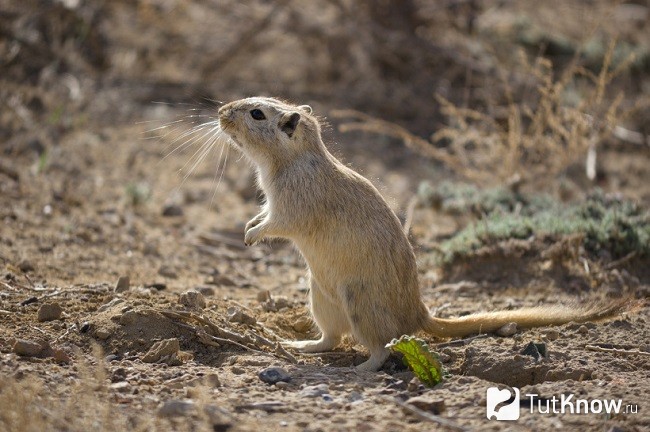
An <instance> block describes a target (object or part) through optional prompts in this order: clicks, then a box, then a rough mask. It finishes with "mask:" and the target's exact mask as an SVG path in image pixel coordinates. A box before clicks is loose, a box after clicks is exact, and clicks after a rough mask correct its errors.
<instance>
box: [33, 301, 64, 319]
mask: <svg viewBox="0 0 650 432" xmlns="http://www.w3.org/2000/svg"><path fill="white" fill-rule="evenodd" d="M61 314H63V308H61V306H59V304H58V303H45V304H44V305H42V306H41V307H40V308H38V320H39V321H40V322H43V321H53V320H56V319H59V318H61Z"/></svg>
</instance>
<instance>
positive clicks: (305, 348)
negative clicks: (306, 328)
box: [282, 336, 339, 353]
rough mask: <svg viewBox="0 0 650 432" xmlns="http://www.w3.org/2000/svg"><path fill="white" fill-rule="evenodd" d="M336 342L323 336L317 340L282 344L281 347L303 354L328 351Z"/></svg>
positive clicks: (335, 339) (336, 340)
mask: <svg viewBox="0 0 650 432" xmlns="http://www.w3.org/2000/svg"><path fill="white" fill-rule="evenodd" d="M338 342H339V340H338V338H328V337H324V336H323V337H321V338H320V339H318V340H304V341H287V342H282V345H283V346H285V347H288V348H294V349H296V350H298V351H301V352H304V353H315V352H323V351H330V350H331V349H332V348H334V347H335V346H336V344H337V343H338Z"/></svg>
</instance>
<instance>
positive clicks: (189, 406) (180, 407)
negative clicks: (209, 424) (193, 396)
mask: <svg viewBox="0 0 650 432" xmlns="http://www.w3.org/2000/svg"><path fill="white" fill-rule="evenodd" d="M194 407H195V405H194V402H193V401H192V400H190V399H180V400H170V401H167V402H165V403H164V404H163V406H162V407H160V409H159V410H158V416H160V417H181V416H185V415H187V414H190V413H191V412H192V411H194Z"/></svg>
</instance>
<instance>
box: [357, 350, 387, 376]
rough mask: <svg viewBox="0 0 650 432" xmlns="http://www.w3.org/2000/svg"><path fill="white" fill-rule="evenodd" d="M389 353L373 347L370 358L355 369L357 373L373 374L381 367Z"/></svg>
mask: <svg viewBox="0 0 650 432" xmlns="http://www.w3.org/2000/svg"><path fill="white" fill-rule="evenodd" d="M389 355H390V352H389V351H388V349H387V348H385V347H383V346H378V347H375V348H374V349H371V350H370V358H369V359H368V360H366V361H365V362H363V363H361V364H360V365H358V366H357V367H356V369H357V370H358V371H367V372H374V371H377V370H379V369H380V368H381V367H382V366H383V365H384V362H385V361H386V359H387V358H388V356H389Z"/></svg>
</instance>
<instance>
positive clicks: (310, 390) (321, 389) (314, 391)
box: [298, 384, 330, 398]
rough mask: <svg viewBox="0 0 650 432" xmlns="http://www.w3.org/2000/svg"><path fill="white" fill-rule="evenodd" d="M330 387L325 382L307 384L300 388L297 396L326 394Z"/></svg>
mask: <svg viewBox="0 0 650 432" xmlns="http://www.w3.org/2000/svg"><path fill="white" fill-rule="evenodd" d="M329 390H330V388H329V386H328V385H327V384H317V385H313V386H307V387H305V388H303V389H302V390H300V392H299V393H298V395H299V396H302V397H308V398H314V397H319V396H323V395H324V394H328V392H329Z"/></svg>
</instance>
